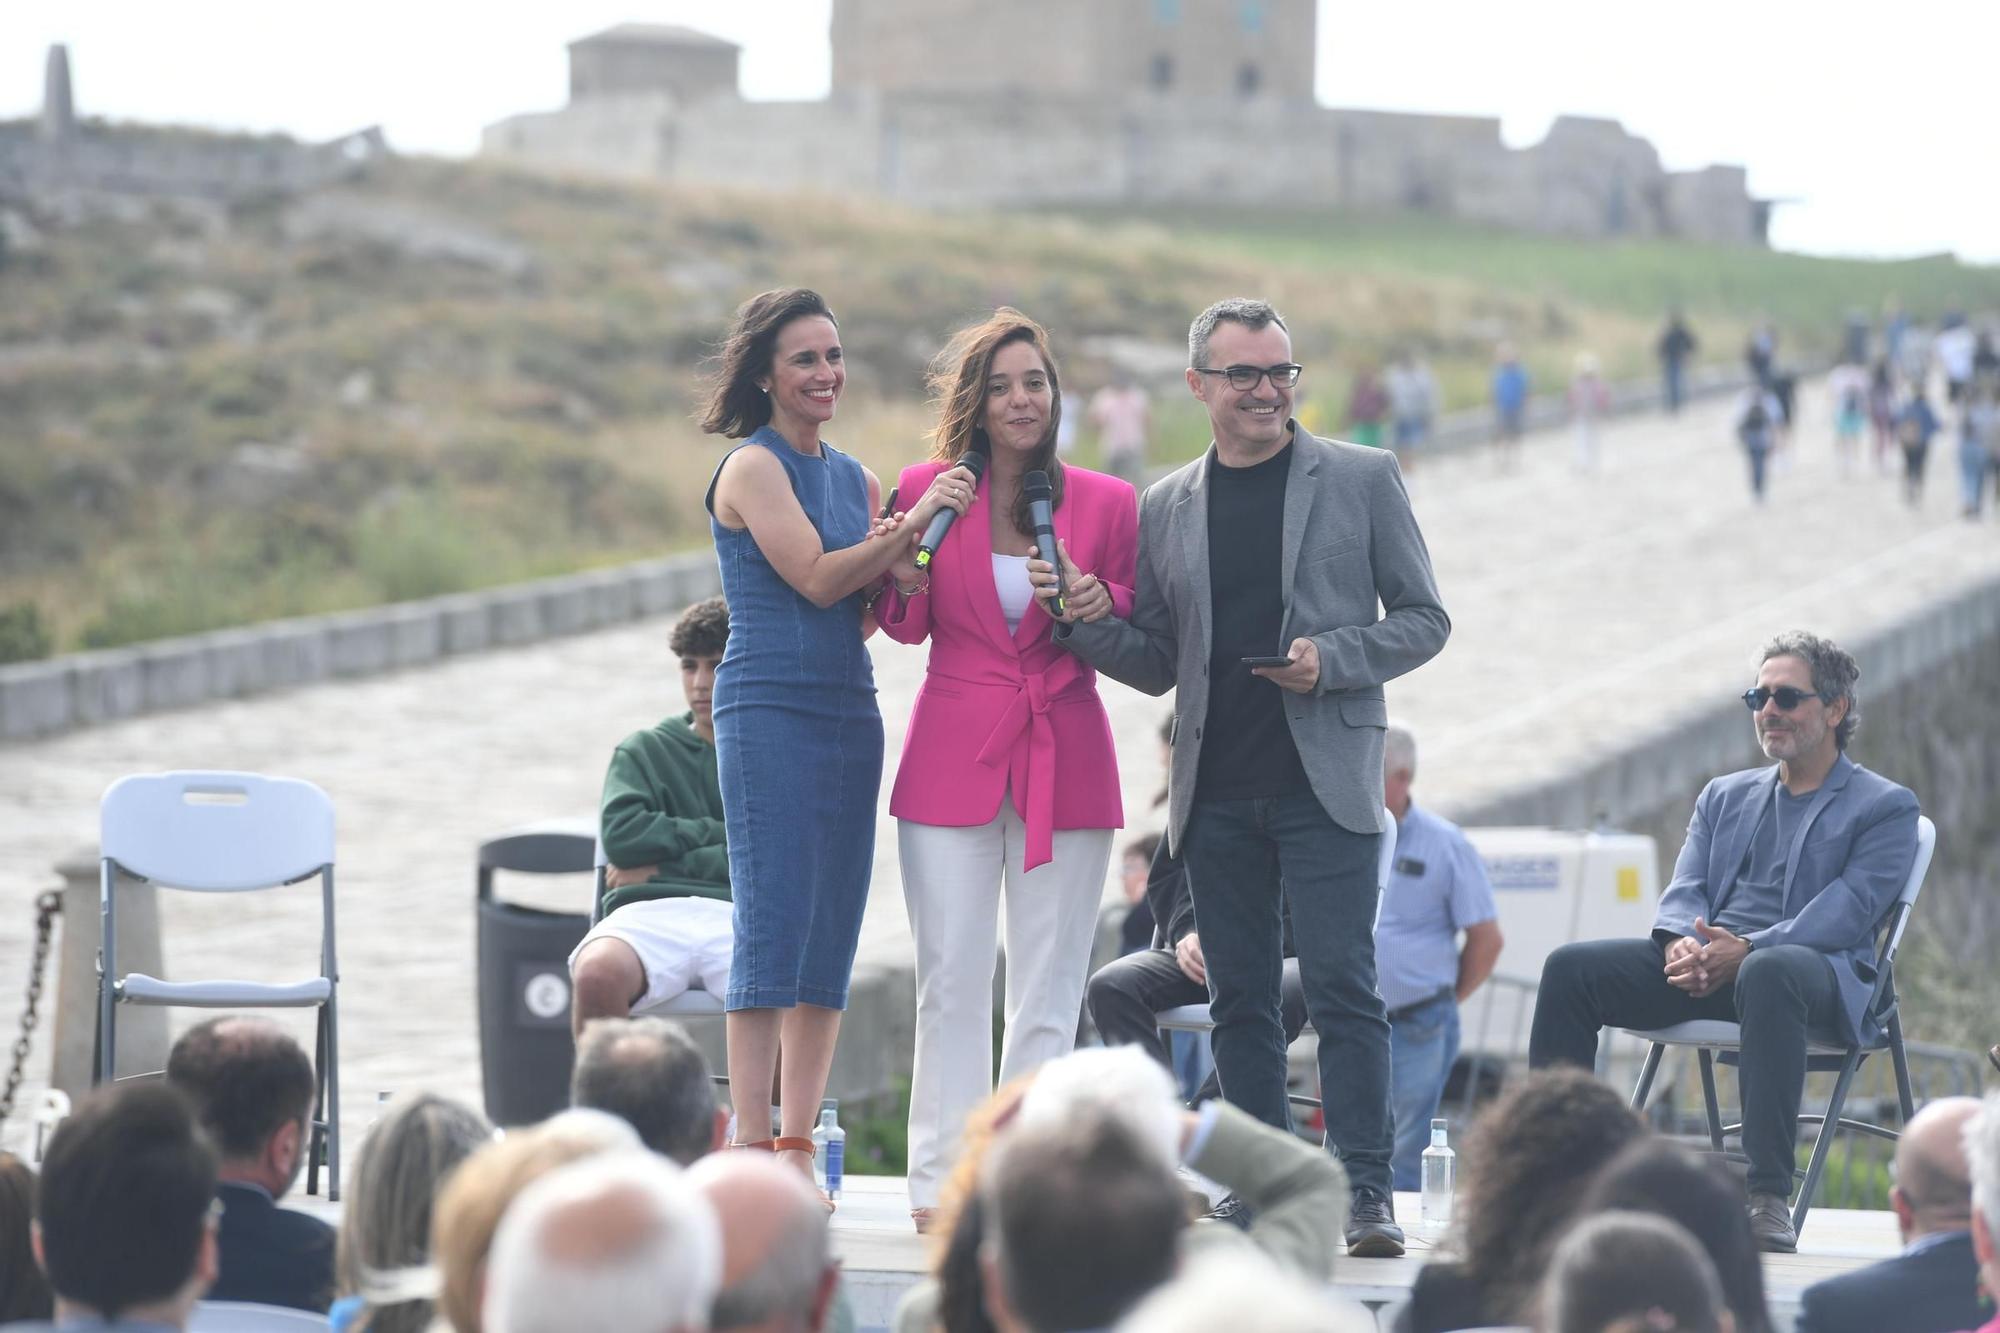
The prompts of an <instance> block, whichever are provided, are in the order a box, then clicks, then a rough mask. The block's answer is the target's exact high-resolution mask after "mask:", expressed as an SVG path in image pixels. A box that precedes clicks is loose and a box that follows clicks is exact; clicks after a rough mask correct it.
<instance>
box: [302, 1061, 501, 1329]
mask: <svg viewBox="0 0 2000 1333" xmlns="http://www.w3.org/2000/svg"><path fill="white" fill-rule="evenodd" d="M492 1141H493V1126H492V1125H490V1124H488V1123H487V1122H486V1117H485V1116H483V1115H480V1114H479V1113H478V1112H477V1111H474V1110H472V1109H470V1108H469V1107H465V1106H461V1105H459V1104H458V1103H457V1102H454V1101H451V1100H449V1099H447V1098H444V1097H439V1096H437V1095H435V1094H433V1093H428V1092H424V1093H418V1094H417V1095H416V1096H414V1097H405V1098H402V1099H401V1100H398V1101H396V1102H395V1103H393V1104H392V1105H391V1106H390V1107H389V1109H388V1111H387V1113H386V1114H384V1115H383V1117H382V1118H381V1120H379V1121H377V1122H376V1124H375V1127H374V1128H373V1129H371V1130H369V1131H368V1137H367V1139H365V1140H364V1141H363V1142H362V1144H361V1152H360V1155H359V1157H358V1158H357V1160H356V1162H355V1165H354V1173H353V1175H352V1176H350V1177H349V1179H348V1182H347V1208H346V1212H345V1213H344V1214H343V1216H342V1218H341V1225H340V1239H339V1241H338V1248H337V1251H336V1256H335V1267H336V1269H337V1271H338V1274H339V1287H340V1291H341V1293H342V1294H343V1295H359V1296H361V1297H362V1299H363V1300H364V1301H366V1302H367V1308H368V1315H367V1322H366V1324H365V1327H366V1328H367V1329H368V1333H421V1330H423V1329H426V1328H429V1327H430V1323H431V1316H432V1313H433V1311H432V1302H433V1300H434V1299H435V1297H436V1294H437V1278H436V1273H435V1271H434V1270H432V1269H431V1268H430V1266H429V1265H430V1257H431V1213H432V1211H433V1206H434V1204H435V1203H436V1200H437V1197H438V1194H439V1192H440V1190H441V1189H442V1188H443V1185H444V1182H445V1179H446V1177H448V1176H449V1175H450V1174H451V1173H452V1172H453V1171H454V1170H456V1169H457V1167H458V1164H459V1163H460V1162H463V1161H464V1160H465V1159H466V1158H468V1157H470V1156H472V1154H473V1153H475V1152H477V1151H479V1150H480V1149H481V1148H483V1147H485V1146H486V1145H487V1144H489V1143H491V1142H492Z"/></svg>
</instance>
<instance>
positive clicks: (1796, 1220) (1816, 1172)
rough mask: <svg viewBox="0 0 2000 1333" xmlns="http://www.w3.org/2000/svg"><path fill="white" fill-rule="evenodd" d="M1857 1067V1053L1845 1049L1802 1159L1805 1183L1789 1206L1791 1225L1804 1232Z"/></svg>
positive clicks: (1859, 1058) (1858, 1063) (1858, 1062)
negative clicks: (1806, 1156) (1822, 1114)
mask: <svg viewBox="0 0 2000 1333" xmlns="http://www.w3.org/2000/svg"><path fill="white" fill-rule="evenodd" d="M1860 1067H1861V1053H1860V1052H1859V1051H1849V1052H1848V1054H1847V1058H1846V1059H1845V1060H1842V1061H1841V1062H1840V1074H1839V1076H1838V1077H1837V1078H1835V1079H1834V1081H1833V1097H1832V1098H1831V1099H1830V1100H1829V1101H1828V1102H1827V1104H1826V1119H1825V1120H1823V1121H1821V1122H1820V1126H1819V1138H1818V1139H1816V1140H1814V1142H1813V1150H1812V1158H1811V1160H1810V1161H1808V1162H1807V1163H1806V1178H1805V1183H1804V1184H1802V1185H1800V1186H1799V1201H1798V1202H1797V1203H1796V1204H1794V1205H1793V1206H1792V1229H1793V1230H1795V1231H1798V1232H1804V1231H1805V1229H1806V1214H1807V1213H1808V1212H1809V1211H1811V1209H1812V1196H1813V1191H1814V1190H1815V1189H1817V1188H1818V1187H1819V1178H1820V1173H1821V1172H1823V1171H1825V1170H1826V1159H1827V1157H1828V1155H1829V1154H1830V1153H1831V1152H1832V1150H1833V1136H1834V1134H1835V1133H1836V1132H1837V1131H1838V1129H1839V1125H1840V1112H1841V1110H1842V1108H1843V1107H1845V1106H1846V1105H1847V1089H1848V1086H1849V1085H1850V1084H1852V1083H1853V1082H1854V1071H1855V1070H1857V1069H1859V1068H1860Z"/></svg>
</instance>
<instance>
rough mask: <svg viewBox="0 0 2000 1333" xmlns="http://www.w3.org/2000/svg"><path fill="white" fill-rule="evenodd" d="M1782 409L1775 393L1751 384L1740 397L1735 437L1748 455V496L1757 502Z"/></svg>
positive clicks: (1762, 490)
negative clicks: (1741, 399) (1741, 397)
mask: <svg viewBox="0 0 2000 1333" xmlns="http://www.w3.org/2000/svg"><path fill="white" fill-rule="evenodd" d="M1781 412H1782V409H1781V408H1780V407H1779V406H1778V396H1777V395H1776V394H1774V393H1772V392H1771V391H1770V390H1769V389H1760V388H1758V387H1757V386H1756V385H1754V384H1753V385H1751V386H1750V387H1749V388H1748V389H1745V390H1744V391H1743V401H1742V403H1741V405H1740V406H1739V407H1738V409H1737V412H1736V441H1737V443H1739V444H1741V445H1742V446H1743V452H1744V453H1745V454H1746V455H1747V456H1748V457H1749V459H1750V498H1751V499H1752V500H1754V501H1756V502H1757V503H1758V504H1763V503H1764V483H1765V478H1766V469H1767V468H1768V466H1769V464H1770V459H1771V449H1772V446H1773V445H1774V444H1775V443H1776V440H1777V434H1778V419H1779V416H1780V414H1781Z"/></svg>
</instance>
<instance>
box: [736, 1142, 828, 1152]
mask: <svg viewBox="0 0 2000 1333" xmlns="http://www.w3.org/2000/svg"><path fill="white" fill-rule="evenodd" d="M808 1142H810V1140H808ZM777 1143H778V1140H776V1139H755V1140H753V1141H751V1142H749V1143H732V1144H730V1145H729V1146H730V1147H732V1148H736V1149H740V1150H742V1151H746V1152H776V1151H777V1150H778V1149H777V1146H776V1145H777Z"/></svg>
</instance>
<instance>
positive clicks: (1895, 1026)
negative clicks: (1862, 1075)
mask: <svg viewBox="0 0 2000 1333" xmlns="http://www.w3.org/2000/svg"><path fill="white" fill-rule="evenodd" d="M1889 1059H1890V1061H1891V1062H1892V1063H1893V1064H1894V1065H1895V1066H1896V1100H1897V1102H1898V1103H1899V1104H1900V1105H1901V1106H1902V1110H1903V1124H1905V1125H1907V1124H1909V1123H1910V1117H1911V1116H1913V1115H1915V1114H1916V1113H1917V1099H1916V1098H1915V1097H1914V1096H1913V1095H1912V1094H1911V1092H1910V1055H1909V1052H1908V1051H1906V1050H1904V1049H1903V1020H1902V1018H1901V1017H1900V1016H1898V1015H1896V1014H1890V1015H1889Z"/></svg>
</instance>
